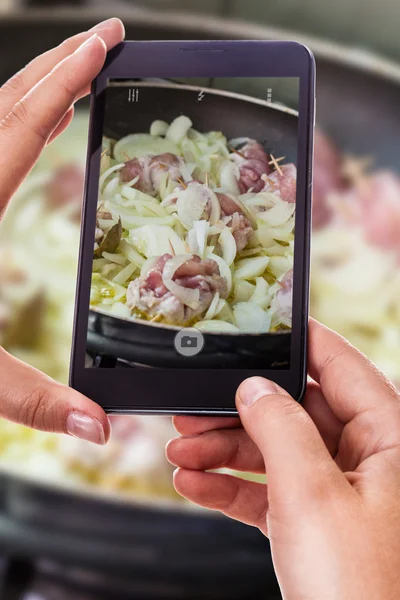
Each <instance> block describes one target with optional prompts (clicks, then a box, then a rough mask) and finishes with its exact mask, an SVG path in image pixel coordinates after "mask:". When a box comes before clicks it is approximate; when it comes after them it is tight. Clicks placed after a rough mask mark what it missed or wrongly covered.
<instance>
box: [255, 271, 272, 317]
mask: <svg viewBox="0 0 400 600" xmlns="http://www.w3.org/2000/svg"><path fill="white" fill-rule="evenodd" d="M270 300H271V297H270V293H269V285H268V283H267V281H266V280H265V279H264V277H257V279H256V289H255V290H254V294H253V295H252V297H251V298H250V302H253V303H254V304H257V305H258V306H259V307H260V308H263V309H265V308H267V306H268V304H269V302H270Z"/></svg>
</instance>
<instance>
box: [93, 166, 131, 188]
mask: <svg viewBox="0 0 400 600" xmlns="http://www.w3.org/2000/svg"><path fill="white" fill-rule="evenodd" d="M124 166H125V163H121V164H119V165H114V166H113V167H110V168H109V169H107V171H104V173H103V175H102V176H101V177H100V179H99V191H100V193H101V192H102V189H103V185H104V183H105V181H106V179H107V178H108V177H109V176H110V175H111V174H112V173H115V171H119V169H122V167H124Z"/></svg>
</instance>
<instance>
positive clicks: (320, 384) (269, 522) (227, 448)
mask: <svg viewBox="0 0 400 600" xmlns="http://www.w3.org/2000/svg"><path fill="white" fill-rule="evenodd" d="M309 331H310V347H309V372H310V376H311V377H312V379H313V380H312V381H310V382H309V384H308V388H307V393H306V396H305V400H304V403H303V406H300V405H299V404H298V403H296V402H295V401H294V400H293V399H292V398H291V397H290V396H289V394H288V393H287V392H285V390H283V389H281V388H280V387H278V386H277V385H275V384H274V383H272V382H270V381H268V380H265V379H262V378H261V377H253V378H250V379H248V380H247V381H245V382H244V383H242V384H241V386H240V387H239V389H238V392H237V397H236V405H237V409H238V411H239V414H240V419H241V421H239V420H238V419H228V418H227V419H218V418H195V417H176V419H175V427H176V429H177V430H178V432H179V433H181V434H182V436H183V437H181V438H177V439H175V440H172V441H171V442H170V443H169V445H168V447H167V457H168V458H169V460H170V461H171V462H172V463H173V464H174V465H177V466H179V469H178V470H177V471H176V472H175V478H174V481H175V487H176V489H177V491H178V492H179V493H180V494H182V495H183V496H185V497H186V498H188V499H189V500H192V501H193V502H196V503H198V504H200V505H202V506H205V507H207V508H211V509H214V510H219V511H221V512H223V513H224V514H226V515H228V516H230V517H232V518H234V519H238V520H240V521H242V522H244V523H248V524H250V525H254V526H256V527H259V528H260V530H261V531H262V532H263V533H264V534H265V535H266V536H268V537H269V539H270V542H271V550H272V556H273V561H274V565H275V569H276V574H277V577H278V581H279V584H280V586H281V590H282V594H283V597H284V598H285V600H317V599H318V600H328V599H329V600H347V599H348V600H364V599H365V600H367V599H368V600H380V599H382V600H383V599H384V600H395V599H398V598H400V577H399V573H400V402H399V400H400V397H399V394H398V392H397V391H396V390H395V388H394V387H393V386H392V385H391V384H390V383H389V382H388V381H387V380H386V379H385V377H384V376H383V375H382V374H381V373H380V372H379V371H378V370H377V369H376V368H375V367H374V366H373V365H372V364H371V363H370V362H369V361H368V360H367V359H366V357H365V356H363V355H362V354H361V353H359V352H358V351H357V350H356V349H355V348H353V347H352V346H351V345H350V344H348V343H347V342H346V341H345V340H344V339H343V338H341V337H340V336H339V335H337V334H335V333H334V332H332V331H330V330H329V329H327V328H325V327H323V326H322V325H320V324H318V323H317V322H315V321H310V328H309ZM221 467H228V468H231V469H235V470H239V471H249V472H250V471H252V472H254V473H266V476H267V485H263V484H259V483H254V482H249V481H244V480H241V479H238V478H235V477H232V476H229V475H225V474H217V473H207V472H206V471H208V470H210V469H217V468H221Z"/></svg>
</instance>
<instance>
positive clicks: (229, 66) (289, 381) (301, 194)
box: [70, 41, 315, 415]
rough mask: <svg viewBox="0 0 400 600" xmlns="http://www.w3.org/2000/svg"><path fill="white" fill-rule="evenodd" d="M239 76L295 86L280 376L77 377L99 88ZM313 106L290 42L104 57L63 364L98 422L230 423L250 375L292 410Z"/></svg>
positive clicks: (125, 51) (297, 393)
mask: <svg viewBox="0 0 400 600" xmlns="http://www.w3.org/2000/svg"><path fill="white" fill-rule="evenodd" d="M242 76H243V77H298V78H299V79H300V93H299V126H298V151H297V169H298V180H297V206H296V223H295V257H294V281H293V297H294V298H295V301H294V302H293V327H292V341H291V362H290V369H288V370H269V371H268V370H265V371H258V370H257V371H253V370H223V369H215V370H214V369H201V370H198V369H159V368H157V369H151V370H150V371H149V370H147V369H137V370H135V369H132V370H130V369H107V368H105V369H95V368H85V353H86V337H87V328H88V316H89V296H90V280H91V272H92V260H93V240H94V233H95V214H96V207H97V193H98V179H99V165H100V154H101V147H102V130H103V116H104V102H105V89H106V86H107V81H108V79H128V78H134V77H137V78H140V77H143V78H144V77H147V78H148V77H157V78H160V77H161V78H168V77H171V78H172V77H242ZM314 97H315V67H314V58H313V55H312V53H311V52H310V50H309V49H308V48H307V47H306V46H304V45H302V44H300V43H297V42H290V41H289V42H283V41H282V42H276V41H185V42H180V41H162V42H160V41H150V42H149V41H146V42H142V41H139V42H123V43H122V44H120V45H119V46H117V47H116V48H115V49H114V50H112V51H111V52H110V53H109V54H108V56H107V60H106V63H105V65H104V67H103V69H102V71H101V73H100V74H99V76H98V77H97V78H96V79H95V81H94V82H93V84H92V94H91V107H90V125H89V141H88V153H87V166H86V180H85V192H84V202H83V209H82V226H81V241H80V252H79V268H78V280H77V293H76V305H75V319H74V333H73V344H72V354H71V369H70V385H71V387H73V388H75V389H77V390H78V391H80V392H82V393H84V394H85V395H87V396H89V397H90V398H92V399H93V400H95V401H96V402H97V403H99V404H100V405H101V406H102V407H103V408H104V410H106V412H108V413H115V414H121V413H125V414H129V413H140V414H191V415H205V414H209V415H236V414H237V412H236V409H235V404H234V395H235V391H236V389H237V387H238V385H239V384H240V383H241V382H242V381H243V380H244V379H245V378H247V377H250V376H254V375H261V376H263V377H268V378H269V379H272V380H274V381H276V382H277V383H278V384H279V385H281V386H282V387H283V388H285V389H286V390H287V391H288V392H289V393H290V394H291V395H292V396H293V397H294V398H295V399H297V400H299V401H301V399H302V397H303V395H304V391H305V385H306V377H307V368H306V356H307V322H308V304H309V262H310V232H311V183H312V153H313V128H314V122H315V117H314V114H315V113H314V110H315V109H314ZM177 371H179V378H178V377H177ZM199 374H201V376H200V377H199ZM155 375H156V376H155ZM196 375H197V377H196ZM177 381H179V383H178V385H177Z"/></svg>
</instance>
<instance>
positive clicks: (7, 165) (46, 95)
mask: <svg viewBox="0 0 400 600" xmlns="http://www.w3.org/2000/svg"><path fill="white" fill-rule="evenodd" d="M105 57H106V47H105V45H104V42H103V41H102V40H101V38H99V37H98V36H97V35H94V36H93V37H92V38H90V40H88V41H86V42H85V43H84V44H83V45H82V46H80V47H79V48H78V50H76V52H74V54H72V55H71V56H69V57H67V58H66V59H64V60H63V61H62V62H61V63H59V64H58V65H57V67H56V68H55V69H54V70H53V71H52V72H51V73H50V74H49V75H48V76H47V77H45V78H44V79H42V80H41V81H40V82H39V83H38V84H37V85H36V86H35V87H34V88H33V89H32V90H31V91H30V92H29V93H28V94H27V95H26V96H25V97H24V98H23V99H22V100H21V101H19V102H18V103H17V104H15V105H14V107H13V109H12V111H11V112H10V113H9V114H8V115H7V117H6V118H5V119H3V121H1V122H0V170H1V172H2V173H3V174H4V176H3V178H2V180H1V184H0V198H1V200H0V214H1V212H2V210H4V208H5V204H6V202H7V200H8V199H9V198H10V197H11V196H12V194H13V193H14V192H15V190H16V189H17V187H18V186H19V184H20V183H21V181H22V180H23V179H24V178H25V177H26V176H27V174H28V173H29V171H30V170H31V168H32V166H33V165H34V163H35V162H36V160H37V158H38V157H39V155H40V153H41V151H42V149H43V147H44V146H45V145H46V143H47V141H48V139H49V138H50V135H51V134H52V132H53V131H54V129H55V128H56V127H57V125H58V124H59V123H60V122H61V120H62V118H63V117H64V115H65V113H66V112H67V111H68V110H69V108H70V107H71V105H72V104H73V102H74V100H75V98H76V95H77V93H78V92H79V90H81V89H82V88H83V87H84V86H85V84H87V83H88V82H90V81H91V80H92V79H93V78H94V77H95V76H96V75H97V74H98V72H99V71H100V69H101V67H102V66H103V64H104V61H105ZM1 202H2V203H3V204H1Z"/></svg>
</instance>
